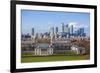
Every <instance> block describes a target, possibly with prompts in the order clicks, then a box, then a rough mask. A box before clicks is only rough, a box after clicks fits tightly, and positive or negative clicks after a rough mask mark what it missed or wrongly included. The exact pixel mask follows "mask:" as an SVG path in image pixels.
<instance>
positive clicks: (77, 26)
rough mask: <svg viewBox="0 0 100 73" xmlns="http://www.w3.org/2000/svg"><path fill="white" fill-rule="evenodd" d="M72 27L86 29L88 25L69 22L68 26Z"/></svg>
mask: <svg viewBox="0 0 100 73" xmlns="http://www.w3.org/2000/svg"><path fill="white" fill-rule="evenodd" d="M71 25H73V27H74V28H76V29H78V28H88V27H89V26H88V25H85V24H82V23H78V22H70V23H69V26H71Z"/></svg>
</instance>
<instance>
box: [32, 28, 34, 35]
mask: <svg viewBox="0 0 100 73" xmlns="http://www.w3.org/2000/svg"><path fill="white" fill-rule="evenodd" d="M32 36H34V28H32Z"/></svg>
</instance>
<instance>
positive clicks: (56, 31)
mask: <svg viewBox="0 0 100 73" xmlns="http://www.w3.org/2000/svg"><path fill="white" fill-rule="evenodd" d="M55 37H56V38H57V37H58V27H56V28H55Z"/></svg>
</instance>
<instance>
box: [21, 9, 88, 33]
mask: <svg viewBox="0 0 100 73" xmlns="http://www.w3.org/2000/svg"><path fill="white" fill-rule="evenodd" d="M62 23H64V24H65V25H66V24H68V25H69V26H70V25H73V26H74V31H75V30H77V29H79V28H81V27H84V28H85V32H86V33H87V35H90V13H82V12H81V13H79V12H61V11H59V12H56V11H36V10H21V25H22V27H21V28H22V33H23V34H27V33H29V34H31V30H32V28H34V31H35V33H44V32H49V30H50V27H58V29H59V32H61V29H62Z"/></svg>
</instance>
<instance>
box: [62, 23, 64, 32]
mask: <svg viewBox="0 0 100 73" xmlns="http://www.w3.org/2000/svg"><path fill="white" fill-rule="evenodd" d="M62 32H64V23H62Z"/></svg>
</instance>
